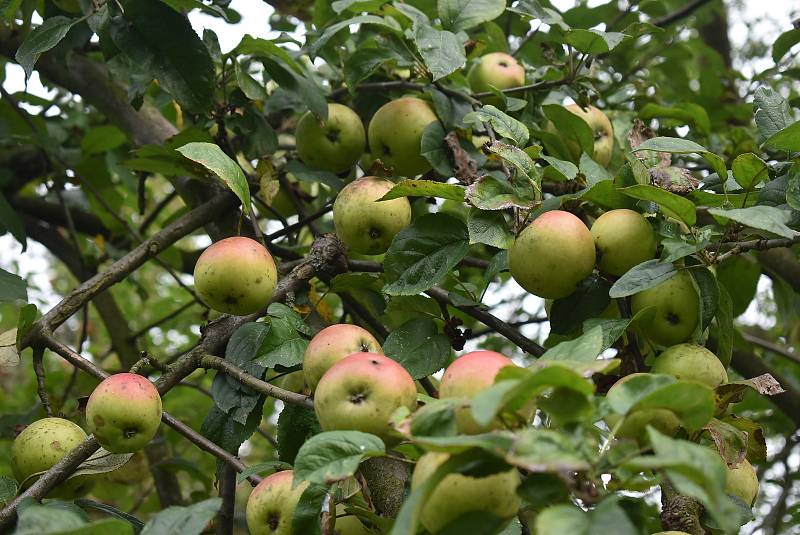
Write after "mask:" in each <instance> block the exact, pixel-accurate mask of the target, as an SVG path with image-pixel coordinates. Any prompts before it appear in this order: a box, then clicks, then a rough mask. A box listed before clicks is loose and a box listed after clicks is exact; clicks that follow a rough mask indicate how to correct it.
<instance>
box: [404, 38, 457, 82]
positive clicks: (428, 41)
mask: <svg viewBox="0 0 800 535" xmlns="http://www.w3.org/2000/svg"><path fill="white" fill-rule="evenodd" d="M414 44H415V45H416V46H417V50H418V51H419V54H420V56H422V60H423V61H424V62H425V66H426V67H427V68H428V71H430V73H431V75H432V76H433V79H432V81H434V82H436V81H438V80H441V79H442V78H444V77H445V76H447V75H448V74H452V73H453V72H455V71H457V70H458V69H460V68H462V67H463V66H464V65H466V63H467V56H466V55H465V54H464V43H463V42H462V41H461V40H460V39H459V38H458V36H456V34H454V33H452V32H448V31H447V30H437V29H436V28H433V27H431V26H429V25H427V24H420V25H418V26H417V28H416V33H415V34H414Z"/></svg>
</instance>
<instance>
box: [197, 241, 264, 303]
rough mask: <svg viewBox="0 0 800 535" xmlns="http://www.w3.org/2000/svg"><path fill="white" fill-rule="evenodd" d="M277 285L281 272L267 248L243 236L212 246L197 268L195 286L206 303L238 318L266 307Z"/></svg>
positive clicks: (201, 256)
mask: <svg viewBox="0 0 800 535" xmlns="http://www.w3.org/2000/svg"><path fill="white" fill-rule="evenodd" d="M277 282H278V270H277V269H276V267H275V261H274V260H273V259H272V255H270V254H269V251H267V249H266V247H264V246H263V245H261V244H260V243H259V242H257V241H255V240H251V239H250V238H245V237H241V236H235V237H232V238H225V239H224V240H220V241H218V242H216V243H213V244H211V245H210V246H209V247H208V249H206V250H205V251H203V254H201V255H200V258H198V259H197V264H195V266H194V285H195V288H196V289H197V294H198V295H199V296H200V298H201V299H202V300H203V302H204V303H205V304H206V305H208V306H209V307H210V308H213V309H214V310H216V311H219V312H224V313H227V314H234V315H237V316H246V315H248V314H252V313H254V312H258V311H259V310H261V309H262V308H264V307H265V306H267V304H268V303H269V300H270V298H272V293H273V292H274V291H275V285H276V284H277Z"/></svg>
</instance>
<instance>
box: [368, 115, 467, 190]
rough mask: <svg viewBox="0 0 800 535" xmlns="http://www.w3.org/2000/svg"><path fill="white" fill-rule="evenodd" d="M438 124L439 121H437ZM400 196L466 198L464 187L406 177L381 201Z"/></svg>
mask: <svg viewBox="0 0 800 535" xmlns="http://www.w3.org/2000/svg"><path fill="white" fill-rule="evenodd" d="M435 124H438V123H435ZM400 197H438V198H440V199H449V200H451V201H463V200H464V187H463V186H458V185H456V184H447V183H446V182H437V181H435V180H414V179H410V178H406V179H403V180H401V181H400V182H398V183H397V184H395V185H394V187H392V189H391V190H390V191H389V192H388V193H387V194H386V195H384V196H383V197H381V198H380V199H378V200H380V201H388V200H391V199H397V198H400Z"/></svg>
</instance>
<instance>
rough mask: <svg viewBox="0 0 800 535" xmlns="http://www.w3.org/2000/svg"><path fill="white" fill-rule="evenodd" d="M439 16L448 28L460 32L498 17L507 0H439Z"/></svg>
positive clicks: (503, 9)
mask: <svg viewBox="0 0 800 535" xmlns="http://www.w3.org/2000/svg"><path fill="white" fill-rule="evenodd" d="M438 6H439V18H440V19H441V20H442V25H443V26H444V27H445V28H447V29H448V30H452V31H454V32H460V31H463V30H468V29H470V28H472V27H475V26H478V25H479V24H482V23H484V22H487V21H490V20H493V19H496V18H497V17H499V16H500V15H502V14H503V11H505V9H506V1H505V0H439V2H438Z"/></svg>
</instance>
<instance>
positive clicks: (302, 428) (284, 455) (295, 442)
mask: <svg viewBox="0 0 800 535" xmlns="http://www.w3.org/2000/svg"><path fill="white" fill-rule="evenodd" d="M320 431H322V429H321V428H320V426H319V422H318V421H317V416H316V414H314V411H313V409H309V408H307V407H303V406H301V405H291V404H287V405H284V407H283V410H282V411H281V413H280V415H279V416H278V433H277V437H276V438H277V440H278V448H277V450H278V458H279V459H280V460H281V461H284V462H287V463H289V464H292V463H294V460H295V458H296V457H297V452H298V451H300V448H301V447H302V446H303V444H305V443H306V442H307V441H308V439H309V438H310V437H312V436H314V435H316V434H317V433H319V432H320Z"/></svg>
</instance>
